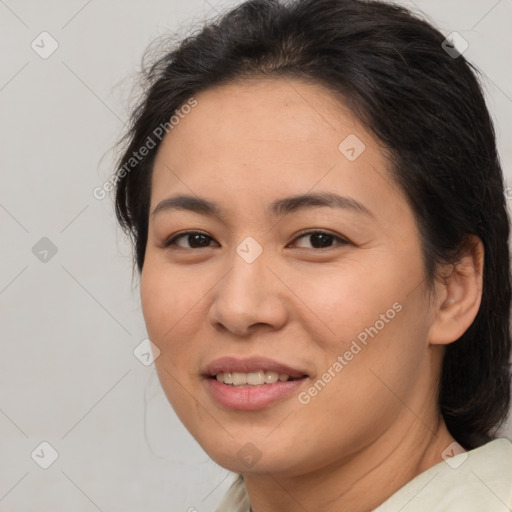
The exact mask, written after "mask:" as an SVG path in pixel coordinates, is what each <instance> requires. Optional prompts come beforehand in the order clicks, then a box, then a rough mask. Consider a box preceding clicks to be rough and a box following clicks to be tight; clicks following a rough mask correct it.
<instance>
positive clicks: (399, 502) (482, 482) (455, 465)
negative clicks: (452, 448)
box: [374, 438, 512, 512]
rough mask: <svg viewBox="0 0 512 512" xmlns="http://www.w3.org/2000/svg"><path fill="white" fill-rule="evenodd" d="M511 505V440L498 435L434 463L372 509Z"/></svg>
mask: <svg viewBox="0 0 512 512" xmlns="http://www.w3.org/2000/svg"><path fill="white" fill-rule="evenodd" d="M511 507H512V442H511V441H509V440H508V439H506V438H499V439H495V440H493V441H490V442H489V443H487V444H485V445H483V446H481V447H479V448H476V449H474V450H471V451H469V452H465V453H460V454H458V455H456V456H455V457H452V458H450V459H447V460H446V461H444V462H441V463H439V464H436V465H435V466H433V467H431V468H430V469H428V470H427V471H425V472H424V473H421V474H420V475H418V476H417V477H416V478H414V479H413V480H411V481H410V482H409V483H407V484H406V485H405V486H404V487H402V488H401V489H400V490H399V491H397V492H396V493H395V494H394V495H393V496H391V497H390V498H389V499H388V500H386V501H385V502H384V503H383V504H382V505H380V506H379V507H378V508H376V509H375V510H374V512H396V511H398V510H400V511H401V512H413V511H414V512H421V511H432V510H437V511H443V512H462V511H463V512H481V511H482V510H485V511H486V512H506V511H510V510H511Z"/></svg>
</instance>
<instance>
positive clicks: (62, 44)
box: [0, 0, 512, 512]
mask: <svg viewBox="0 0 512 512" xmlns="http://www.w3.org/2000/svg"><path fill="white" fill-rule="evenodd" d="M237 3H238V2H219V1H216V0H209V1H206V0H205V1H203V0H190V1H187V2H183V1H180V0H166V1H164V0H150V1H144V2H143V1H138V2H136V1H133V0H132V1H123V2H121V1H113V0H109V1H105V0H102V1H99V0H92V1H91V0H89V1H84V0H73V1H70V0H68V1H64V0H47V1H45V2H41V1H40V0H39V1H36V0H30V1H29V0H24V1H22V0H0V38H1V39H0V44H1V48H2V65H1V66H0V102H1V117H0V130H1V132H0V140H1V141H2V142H1V149H0V160H1V164H0V165H1V177H2V184H1V189H0V190H1V193H0V220H1V246H2V265H1V270H0V315H1V323H0V325H1V327H2V336H1V358H0V432H1V436H0V461H1V462H0V511H1V512H7V511H9V512H32V511H50V510H52V511H55V510H67V511H70V512H82V511H83V512H86V511H97V510H101V511H105V512H106V511H123V512H127V511H135V510H137V511H144V512H164V511H167V512H168V511H173V512H175V511H180V510H181V511H187V510H188V509H189V508H190V507H195V508H196V509H197V510H198V511H199V512H205V511H210V510H213V509H214V507H215V505H216V504H217V503H218V501H219V500H220V498H221V496H222V495H223V494H224V492H225V490H226V489H227V487H228V485H229V483H230V482H231V479H232V475H231V474H230V473H229V472H227V471H226V470H224V469H222V468H220V467H219V466H217V465H216V464H215V463H213V462H212V461H210V460H209V458H208V456H207V455H206V454H205V453H204V452H203V451H202V450H201V448H199V446H198V445H197V444H196V443H195V442H194V440H193V439H192V438H191V437H190V435H189V434H188V433H187V432H186V430H185V429H184V427H182V426H181V424H180V423H179V421H178V420H177V418H176V417H175V415H174V413H173V412H172V410H171V408H170V406H169V405H168V403H167V401H166V399H165V397H164V395H163V393H162V391H161V389H160V386H159V383H158V379H157V377H156V373H155V370H154V367H153V366H148V367H146V366H144V365H143V364H142V363H141V362H140V361H139V360H138V359H136V358H135V356H134V354H133V350H134V349H135V347H137V345H138V344H139V343H140V342H141V340H143V339H144V338H145V337H146V331H145V327H144V324H143V319H142V314H141V310H140V305H139V298H138V288H137V279H134V281H133V282H132V280H131V260H130V257H131V254H130V247H129V244H128V243H127V241H126V240H125V239H124V237H123V235H122V233H121V231H120V230H119V229H118V228H117V227H116V224H115V221H114V215H113V207H112V203H111V201H110V199H109V197H108V196H107V197H106V198H105V199H103V200H97V199H95V198H94V197H93V195H92V190H93V189H94V187H97V186H101V185H102V184H103V183H104V182H105V181H106V180H107V179H108V177H109V176H110V174H111V172H112V161H113V160H112V159H113V154H112V152H109V149H110V148H111V147H112V145H113V144H114V142H115V141H116V140H117V138H118V136H119V135H120V134H121V132H122V130H123V125H124V122H125V121H126V119H127V115H128V112H129V103H128V100H129V98H130V91H131V87H132V85H133V83H134V82H133V78H134V72H135V71H136V70H137V69H138V67H139V64H140V58H141V55H142V52H143V51H144V49H145V48H146V46H147V44H148V43H149V42H150V41H152V40H153V39H154V38H155V37H156V36H158V35H161V34H163V33H165V32H167V31H168V30H171V31H175V30H176V29H179V30H180V31H185V30H186V29H187V27H188V26H189V25H190V24H191V23H196V24H197V23H198V22H200V21H201V20H203V19H205V18H206V17H209V16H210V15H213V14H215V13H216V12H217V11H221V10H223V9H224V8H225V7H226V6H228V5H234V4H237ZM403 3H404V4H405V5H407V6H409V7H412V8H413V9H416V8H419V9H421V10H422V11H424V12H426V13H427V14H428V15H429V16H430V17H431V19H432V21H434V22H435V23H436V24H437V26H438V27H439V28H440V29H441V30H442V31H443V33H445V34H446V35H447V34H449V33H451V32H452V31H457V32H459V33H460V34H461V35H462V36H463V37H464V38H465V39H466V40H467V41H468V42H469V48H468V50H467V51H466V52H465V56H466V57H468V58H469V59H470V60H471V61H472V62H474V63H476V64H477V65H478V67H479V68H480V69H481V70H482V71H483V73H484V74H485V75H486V79H485V88H486V93H487V98H488V104H489V107H490V109H491V111H492V113H493V116H494V118H495V120H496V127H497V133H498V140H499V146H500V151H501V158H502V162H503V167H504V169H505V173H506V177H507V181H508V182H509V183H510V184H512V176H511V173H512V154H511V144H510V141H511V140H512V123H511V119H512V115H511V114H512V71H511V70H512V66H511V63H512V39H511V34H512V21H511V20H512V16H511V15H512V0H500V1H497V0H472V1H468V0H451V1H450V2H447V1H445V0H428V1H427V0H425V1H420V0H416V1H415V2H414V3H413V2H411V1H404V2H403ZM43 31H47V32H49V33H50V34H51V36H52V37H53V38H54V39H55V40H56V41H57V42H58V45H59V47H58V49H57V50H56V51H55V53H53V54H52V55H51V56H50V57H49V58H47V59H42V58H41V57H40V56H39V55H38V54H37V53H36V52H35V51H34V50H33V49H32V48H31V43H32V41H33V40H34V39H36V38H37V36H38V35H39V34H40V33H41V32H43ZM37 41H38V39H36V43H37ZM40 44H41V43H40ZM48 44H49V43H48V40H47V42H46V46H45V47H46V49H47V48H48V47H49V46H48ZM510 192H511V194H510V195H511V196H512V190H511V191H510ZM42 237H47V238H49V239H50V240H51V241H52V243H53V244H54V245H55V246H56V248H57V253H56V254H55V255H54V256H53V257H51V258H50V256H51V253H50V254H49V255H48V256H47V259H48V261H46V262H42V261H40V260H39V259H38V258H37V257H36V255H34V254H33V252H32V248H33V247H34V245H35V244H36V243H37V242H38V241H39V240H40V239H41V238H42ZM40 256H41V257H43V256H44V253H42V254H40ZM504 434H505V435H507V436H508V437H512V430H511V429H510V427H509V429H508V430H506V431H504ZM43 441H46V442H49V443H50V444H51V445H52V446H53V447H54V448H55V449H56V450H57V452H58V454H59V457H58V458H57V460H56V461H55V462H54V463H53V465H51V466H50V467H49V468H48V469H42V468H41V467H39V465H37V464H36V462H34V460H33V459H32V458H31V453H32V452H33V451H34V450H35V449H36V448H37V447H38V446H39V445H40V443H41V442H43ZM40 450H41V449H40V448H39V451H37V450H36V453H39V459H38V458H37V456H35V458H36V460H39V462H42V461H43V459H44V457H49V451H48V449H46V451H45V449H44V447H43V452H41V451H40ZM43 453H44V456H43V455H42V454H43ZM43 462H44V461H43Z"/></svg>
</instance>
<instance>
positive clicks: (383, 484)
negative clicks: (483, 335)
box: [244, 412, 454, 512]
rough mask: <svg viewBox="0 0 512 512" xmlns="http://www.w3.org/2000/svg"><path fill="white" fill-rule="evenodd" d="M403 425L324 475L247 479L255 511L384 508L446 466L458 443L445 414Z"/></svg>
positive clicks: (330, 511) (362, 511)
mask: <svg viewBox="0 0 512 512" xmlns="http://www.w3.org/2000/svg"><path fill="white" fill-rule="evenodd" d="M409 414H410V417H412V418H414V420H413V421H414V422H413V423H412V425H411V420H410V418H409V422H405V428H404V427H403V425H404V422H397V424H399V425H400V427H401V431H400V430H399V429H396V430H393V431H391V430H389V431H387V432H385V433H384V434H383V435H381V436H380V437H379V438H378V439H376V440H374V441H373V442H372V443H370V444H368V445H367V446H365V447H364V448H362V449H361V450H359V451H358V452H357V453H353V454H351V455H350V456H349V457H344V458H341V459H340V460H338V461H337V462H336V463H335V464H331V465H329V466H328V467H323V468H322V469H321V470H319V471H315V472H313V473H308V474H301V475H295V476H291V475H284V474H281V473H277V472H275V473H270V472H267V473H265V474H246V475H244V479H245V486H246V489H247V492H248V495H249V498H250V502H251V508H252V511H253V512H278V511H279V512H291V511H294V512H296V511H297V510H301V511H302V510H304V511H309V510H322V512H335V511H336V512H337V511H340V510H350V511H351V512H368V511H369V510H373V509H374V508H376V507H378V506H379V505H380V504H382V503H383V502H384V501H385V500H386V499H388V498H389V497H390V496H391V495H393V494H394V493H395V492H396V491H398V490H399V489H400V488H401V487H403V486H404V485H405V484H406V483H408V482H409V481H410V480H412V479H413V478H414V477H416V476H417V475H419V474H420V473H423V472H424V471H426V470H427V469H429V468H430V467H432V466H434V465H435V464H438V463H439V462H442V461H443V458H442V456H441V454H442V452H443V451H444V450H445V449H446V448H447V447H448V446H449V445H450V444H451V443H452V442H454V438H453V437H452V436H451V434H450V433H449V431H448V429H447V428H446V425H445V423H444V421H443V419H442V417H441V416H440V415H439V414H434V415H433V420H432V421H431V422H429V423H428V424H426V423H425V422H424V421H421V420H420V419H419V418H418V417H414V416H413V415H412V414H411V413H410V412H409Z"/></svg>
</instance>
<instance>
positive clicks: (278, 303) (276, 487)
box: [141, 79, 483, 512]
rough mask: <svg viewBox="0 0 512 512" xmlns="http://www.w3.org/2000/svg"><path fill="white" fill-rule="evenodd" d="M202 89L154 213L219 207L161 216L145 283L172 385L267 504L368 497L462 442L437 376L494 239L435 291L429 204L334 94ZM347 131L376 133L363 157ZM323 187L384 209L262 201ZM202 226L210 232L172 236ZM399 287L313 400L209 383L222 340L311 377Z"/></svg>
mask: <svg viewBox="0 0 512 512" xmlns="http://www.w3.org/2000/svg"><path fill="white" fill-rule="evenodd" d="M196 99H197V102H198V104H197V106H196V107H195V108H194V109H193V110H192V111H191V112H190V113H189V114H188V115H187V116H185V117H184V118H183V119H182V120H181V121H180V122H179V124H178V125H177V126H175V127H174V128H173V130H172V131H170V132H169V133H168V134H167V135H166V137H165V138H164V141H163V143H162V145H161V147H160V148H159V151H158V154H157V157H156V161H155V167H154V174H153V180H152V190H151V211H153V210H154V208H155V207H156V205H158V204H159V203H160V202H161V201H162V200H164V199H166V198H168V197H171V196H174V195H177V194H190V195H194V196H200V197H203V198H206V199H208V200H210V201H213V202H215V203H217V204H218V205H219V206H220V207H221V208H222V212H223V214H222V216H206V215H202V214H199V213H195V212H190V211H184V210H172V211H161V212H159V213H157V214H156V215H151V216H150V220H149V235H148V241H147V248H146V255H145V264H144V267H143V270H142V274H141V299H142V307H143V313H144V318H145V321H146V325H147V329H148V334H149V337H150V339H151V340H152V341H153V343H155V345H156V346H158V348H159V349H160V351H161V354H160V356H159V357H158V358H157V359H156V366H157V371H158V374H159V378H160V381H161V384H162V386H163V389H164V391H165V393H166V396H167V398H168V400H169V402H170V403H171V405H172V406H173V408H174V410H175V411H176V413H177V414H178V416H179V418H180V419H181V421H182V422H183V423H184V425H185V426H186V427H187V429H188V430H189V431H190V432H191V434H192V435H193V436H194V437H195V439H196V440H197V441H198V442H199V444H200V445H201V446H202V447H203V449H204V450H205V451H206V452H207V453H208V454H209V455H210V456H211V457H212V458H213V459H214V460H215V461H216V462H217V463H219V464H220V465H221V466H224V467H225V468H228V469H230V470H232V471H236V472H240V473H243V474H244V477H245V481H246V487H247V490H248V493H249V497H250V500H251V505H252V509H253V511H254V512H263V511H265V512H273V511H280V512H286V511H291V510H294V511H296V510H308V511H309V510H323V511H324V512H329V511H334V510H337V511H339V510H351V511H352V512H358V511H367V510H370V509H371V508H374V507H376V506H378V505H379V504H380V503H382V502H383V501H384V500H385V499H387V498H388V497H389V496H390V495H392V494H393V493H394V492H395V491H397V490H398V489H399V488H400V487H402V486H403V485H404V484H405V483H407V482H408V481H409V480H411V479H412V478H413V477H414V476H416V475H418V474H419V473H421V472H423V471H425V470H426V469H428V468H429V467H431V466H432V465H434V464H437V463H439V462H442V460H443V458H442V453H443V451H444V450H445V449H446V448H447V447H448V446H449V445H450V444H451V443H452V442H454V439H453V437H452V436H451V435H450V433H449V432H448V431H447V429H446V426H445V424H444V422H443V420H442V417H441V415H440V414H439V411H438V408H437V404H436V393H437V384H436V382H437V380H438V376H439V372H440V364H441V361H442V357H443V353H444V348H445V345H446V344H447V343H451V342H453V341H455V340H457V339H458V338H459V337H460V335H461V334H462V333H463V332H464V331H465V330H466V329H467V328H468V327H469V325H470V324H471V322H472V321H473V319H474V317H475V316H476V313H477V311H478V308H479V305H480V296H481V289H482V265H483V248H482V244H481V243H480V242H479V240H477V239H476V240H473V242H474V243H472V244H471V245H469V246H468V251H467V253H466V255H465V256H464V257H463V258H462V259H461V262H460V265H459V266H457V267H456V268H455V269H453V268H451V267H450V268H448V267H447V268H446V271H445V272H444V275H445V279H444V280H442V281H441V280H439V281H438V282H437V283H436V288H435V295H433V296H431V295H429V292H428V289H427V286H426V282H425V279H424V277H425V275H424V265H423V260H422V251H421V247H420V238H419V234H418V229H417V225H416V222H415V218H414V215H413V212H412V210H411V208H410V206H409V204H408V202H407V200H406V199H405V196H404V195H403V194H402V192H401V191H400V188H399V186H398V185H397V184H396V183H395V182H394V181H393V179H392V178H391V175H390V173H389V170H388V166H389V162H388V160H387V159H386V154H385V152H384V150H383V148H382V147H381V146H380V145H379V144H378V142H377V141H376V140H375V139H374V137H373V136H372V135H371V134H370V133H369V132H368V130H366V129H365V128H364V127H363V126H362V125H361V124H360V123H358V122H357V121H356V120H355V118H354V117H353V116H352V115H351V114H350V112H349V111H348V110H347V109H345V108H344V107H343V105H342V104H341V103H339V102H338V101H337V99H336V97H334V96H333V94H332V93H331V92H329V91H327V90H326V89H324V88H323V87H322V86H320V85H314V84H308V83H305V82H301V81H299V80H285V79H269V80H264V81H263V80H259V81H256V80H252V81H244V82H241V83H239V84H229V85H223V86H218V87H215V88H211V89H209V90H207V91H203V92H202V93H200V94H199V95H197V96H196ZM351 134H355V135H356V136H357V137H358V138H359V139H360V140H361V141H363V143H364V145H365V150H364V151H363V152H362V154H360V156H359V157H358V158H357V159H355V160H354V161H350V160H349V159H347V158H346V156H345V154H343V153H342V152H340V150H339V149H338V146H339V144H340V143H341V142H342V141H343V140H344V139H345V138H346V137H347V136H348V135H351ZM321 191H324V192H335V193H337V194H339V195H342V196H347V197H350V198H353V199H356V200H357V201H359V202H360V203H362V204H363V205H364V206H365V207H366V208H367V209H368V210H370V212H371V216H366V215H363V214H361V213H358V212H354V211H350V210H348V209H339V208H328V207H316V208H310V209H307V210H301V211H296V212H291V213H288V214H286V215H280V216H271V215H269V214H268V213H267V212H266V208H267V205H268V204H269V203H270V202H271V201H273V200H275V199H278V198H283V197H286V196H291V195H296V194H303V193H308V192H321ZM190 230H199V231H201V232H204V233H205V234H207V235H208V236H210V237H211V240H210V239H207V241H206V243H203V247H202V248H201V246H197V245H196V246H195V247H200V248H191V246H190V245H189V243H190V238H187V237H182V238H181V239H179V240H178V241H177V242H176V243H177V244H179V245H174V246H170V247H167V248H166V247H165V246H164V244H165V241H166V240H168V239H169V238H170V237H171V235H175V234H177V233H181V232H185V231H190ZM303 230H313V231H314V230H322V231H327V232H329V233H331V234H333V235H335V236H339V237H341V238H343V239H347V240H348V241H349V243H345V244H343V243H340V242H338V241H337V240H336V239H335V238H334V239H332V241H331V242H329V243H330V247H328V248H327V249H321V248H320V249H319V248H315V247H318V245H316V246H315V245H314V244H315V239H314V238H313V239H312V238H311V237H310V236H302V237H300V238H299V236H300V234H301V233H300V232H301V231H303ZM248 236H251V237H253V238H254V239H255V240H256V241H257V242H258V244H259V245H260V246H261V247H262V249H263V252H262V253H261V255H260V256H259V257H258V258H257V259H256V260H255V261H254V262H252V263H247V262H246V261H245V260H244V259H243V258H241V257H240V256H239V255H238V254H237V253H236V248H237V246H238V245H239V244H240V243H241V242H242V241H243V240H244V239H245V238H246V237H248ZM208 240H209V241H208ZM192 243H193V241H192ZM329 243H328V244H327V245H329ZM394 303H399V305H401V306H402V309H401V311H400V312H397V313H396V315H395V317H394V318H393V319H392V320H389V321H388V322H386V323H385V326H384V327H383V328H382V329H381V330H380V331H379V332H378V335H376V336H375V337H374V338H369V339H368V343H367V345H366V346H364V347H363V348H362V350H361V351H360V352H359V353H358V354H357V355H356V356H354V358H353V359H352V360H351V361H349V362H348V364H347V365H345V366H344V367H343V369H342V371H340V372H339V373H337V374H336V377H334V378H332V379H331V381H330V382H329V383H328V384H327V385H326V386H325V387H324V388H323V389H322V390H321V391H320V392H319V393H318V394H317V395H316V396H315V397H313V398H311V400H310V401H309V403H307V404H305V405H303V404H301V403H300V402H299V400H298V399H297V394H296V393H294V394H292V395H291V397H288V398H286V399H284V400H281V401H279V402H277V403H274V404H272V405H271V406H269V407H267V408H265V409H263V410H258V411H234V410H230V409H228V408H225V407H223V406H221V405H219V404H218V403H217V402H216V401H214V400H213V399H212V398H211V396H210V394H209V393H208V391H207V387H206V386H205V378H204V377H203V376H202V375H201V371H202V369H203V368H204V366H205V365H206V364H208V363H210V362H211V361H213V360H214V359H217V358H219V357H223V356H234V357H249V356H263V357H270V358H272V359H274V360H277V361H279V362H282V363H285V364H287V365H289V366H292V367H295V368H300V369H302V370H304V371H305V373H307V374H308V376H309V378H308V379H306V382H304V384H303V387H301V389H300V391H304V390H307V389H308V388H309V387H310V386H311V385H312V384H313V383H314V382H316V381H317V380H318V379H319V378H321V377H322V375H323V374H324V373H325V372H326V371H327V369H328V368H330V367H332V366H333V364H334V363H335V362H336V361H337V358H338V356H339V355H343V354H344V353H345V352H346V351H347V350H348V349H349V348H350V346H351V343H352V342H353V340H355V339H356V337H357V335H358V334H359V333H361V332H362V331H364V329H365V328H368V327H370V326H374V325H375V323H376V321H377V320H379V319H380V318H381V316H380V315H381V314H385V313H386V311H387V310H389V309H390V308H392V306H393V304H394ZM247 443H252V445H254V447H253V448H250V449H251V450H253V451H254V455H255V456H256V458H257V457H259V460H257V462H256V463H254V464H252V465H251V466H250V467H249V465H248V464H247V463H245V462H244V461H243V460H242V458H240V457H239V456H237V453H238V451H239V450H240V449H241V448H243V447H244V446H246V444H247ZM245 449H246V450H247V449H248V448H247V447H246V448H245Z"/></svg>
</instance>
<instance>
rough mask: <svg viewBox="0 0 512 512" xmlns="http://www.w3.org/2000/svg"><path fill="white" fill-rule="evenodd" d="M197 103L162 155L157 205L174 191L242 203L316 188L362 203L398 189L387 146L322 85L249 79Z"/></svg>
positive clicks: (156, 184)
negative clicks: (384, 190)
mask: <svg viewBox="0 0 512 512" xmlns="http://www.w3.org/2000/svg"><path fill="white" fill-rule="evenodd" d="M194 98H195V99H196V101H197V105H196V106H195V107H194V108H193V109H191V111H190V112H189V113H188V114H186V115H184V116H183V118H182V119H180V121H179V123H178V124H177V125H175V126H174V127H173V129H172V130H171V131H170V132H169V133H168V134H167V135H166V136H165V138H164V140H163V142H162V144H161V146H160V148H159V150H158V154H157V158H156V160H155V166H154V171H153V180H152V198H151V203H152V205H155V204H156V203H157V202H159V201H161V200H162V199H164V198H165V197H167V196H168V195H169V194H170V193H172V192H176V193H187V194H190V193H192V194H199V195H202V196H205V195H208V194H209V193H213V192H216V193H217V194H216V195H217V199H222V196H224V197H227V195H229V197H230V200H236V198H235V197H234V196H238V198H239V200H240V201H241V202H244V201H247V199H248V197H247V195H246V194H243V195H241V194H240V192H241V191H242V190H243V191H247V190H248V189H250V190H252V191H253V194H252V195H253V196H254V197H260V196H261V200H262V201H264V197H268V196H269V195H273V196H274V195H275V196H276V197H283V196H285V195H292V194H303V193H306V192H308V191H311V190H312V189H314V188H315V187H317V188H321V189H322V190H326V189H327V190H338V191H340V192H344V193H345V192H349V193H350V194H352V195H354V196H359V197H360V198H364V197H365V196H366V197H368V194H369V193H371V192H372V191H373V193H374V195H377V194H381V195H382V190H381V189H382V187H386V186H387V187H388V188H389V187H390V186H391V188H394V189H395V191H394V192H395V193H397V192H399V191H398V189H397V187H396V186H395V185H394V183H393V182H392V180H391V178H390V176H389V173H388V171H387V166H388V160H387V158H386V154H385V152H384V150H383V148H382V147H381V146H380V145H379V144H378V142H377V141H376V140H375V139H374V137H373V136H372V135H370V133H369V132H368V131H367V130H366V129H365V128H364V127H363V126H362V124H361V123H359V122H358V120H357V119H356V118H355V117H354V116H353V115H352V114H351V112H350V111H349V110H348V109H347V108H346V107H345V106H344V105H343V104H342V103H341V101H340V100H339V98H338V97H336V96H335V95H334V93H333V92H331V91H330V90H328V89H326V88H324V87H323V86H321V85H317V84H311V83H306V82H302V81H299V80H290V79H273V80H268V79H267V80H264V81H256V80H251V81H244V82H241V83H238V84H229V85H222V86H218V87H214V88H211V89H208V90H205V91H203V92H201V93H199V94H198V95H197V96H194ZM346 141H348V143H346ZM340 145H341V146H340ZM347 146H348V147H347ZM347 149H349V150H353V151H352V153H348V154H347V153H346V150H347ZM354 152H356V155H355V156H356V158H353V156H354ZM358 153H360V154H358ZM391 192H393V191H391ZM210 195H211V194H210ZM344 195H346V194H344ZM241 206H242V205H241Z"/></svg>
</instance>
